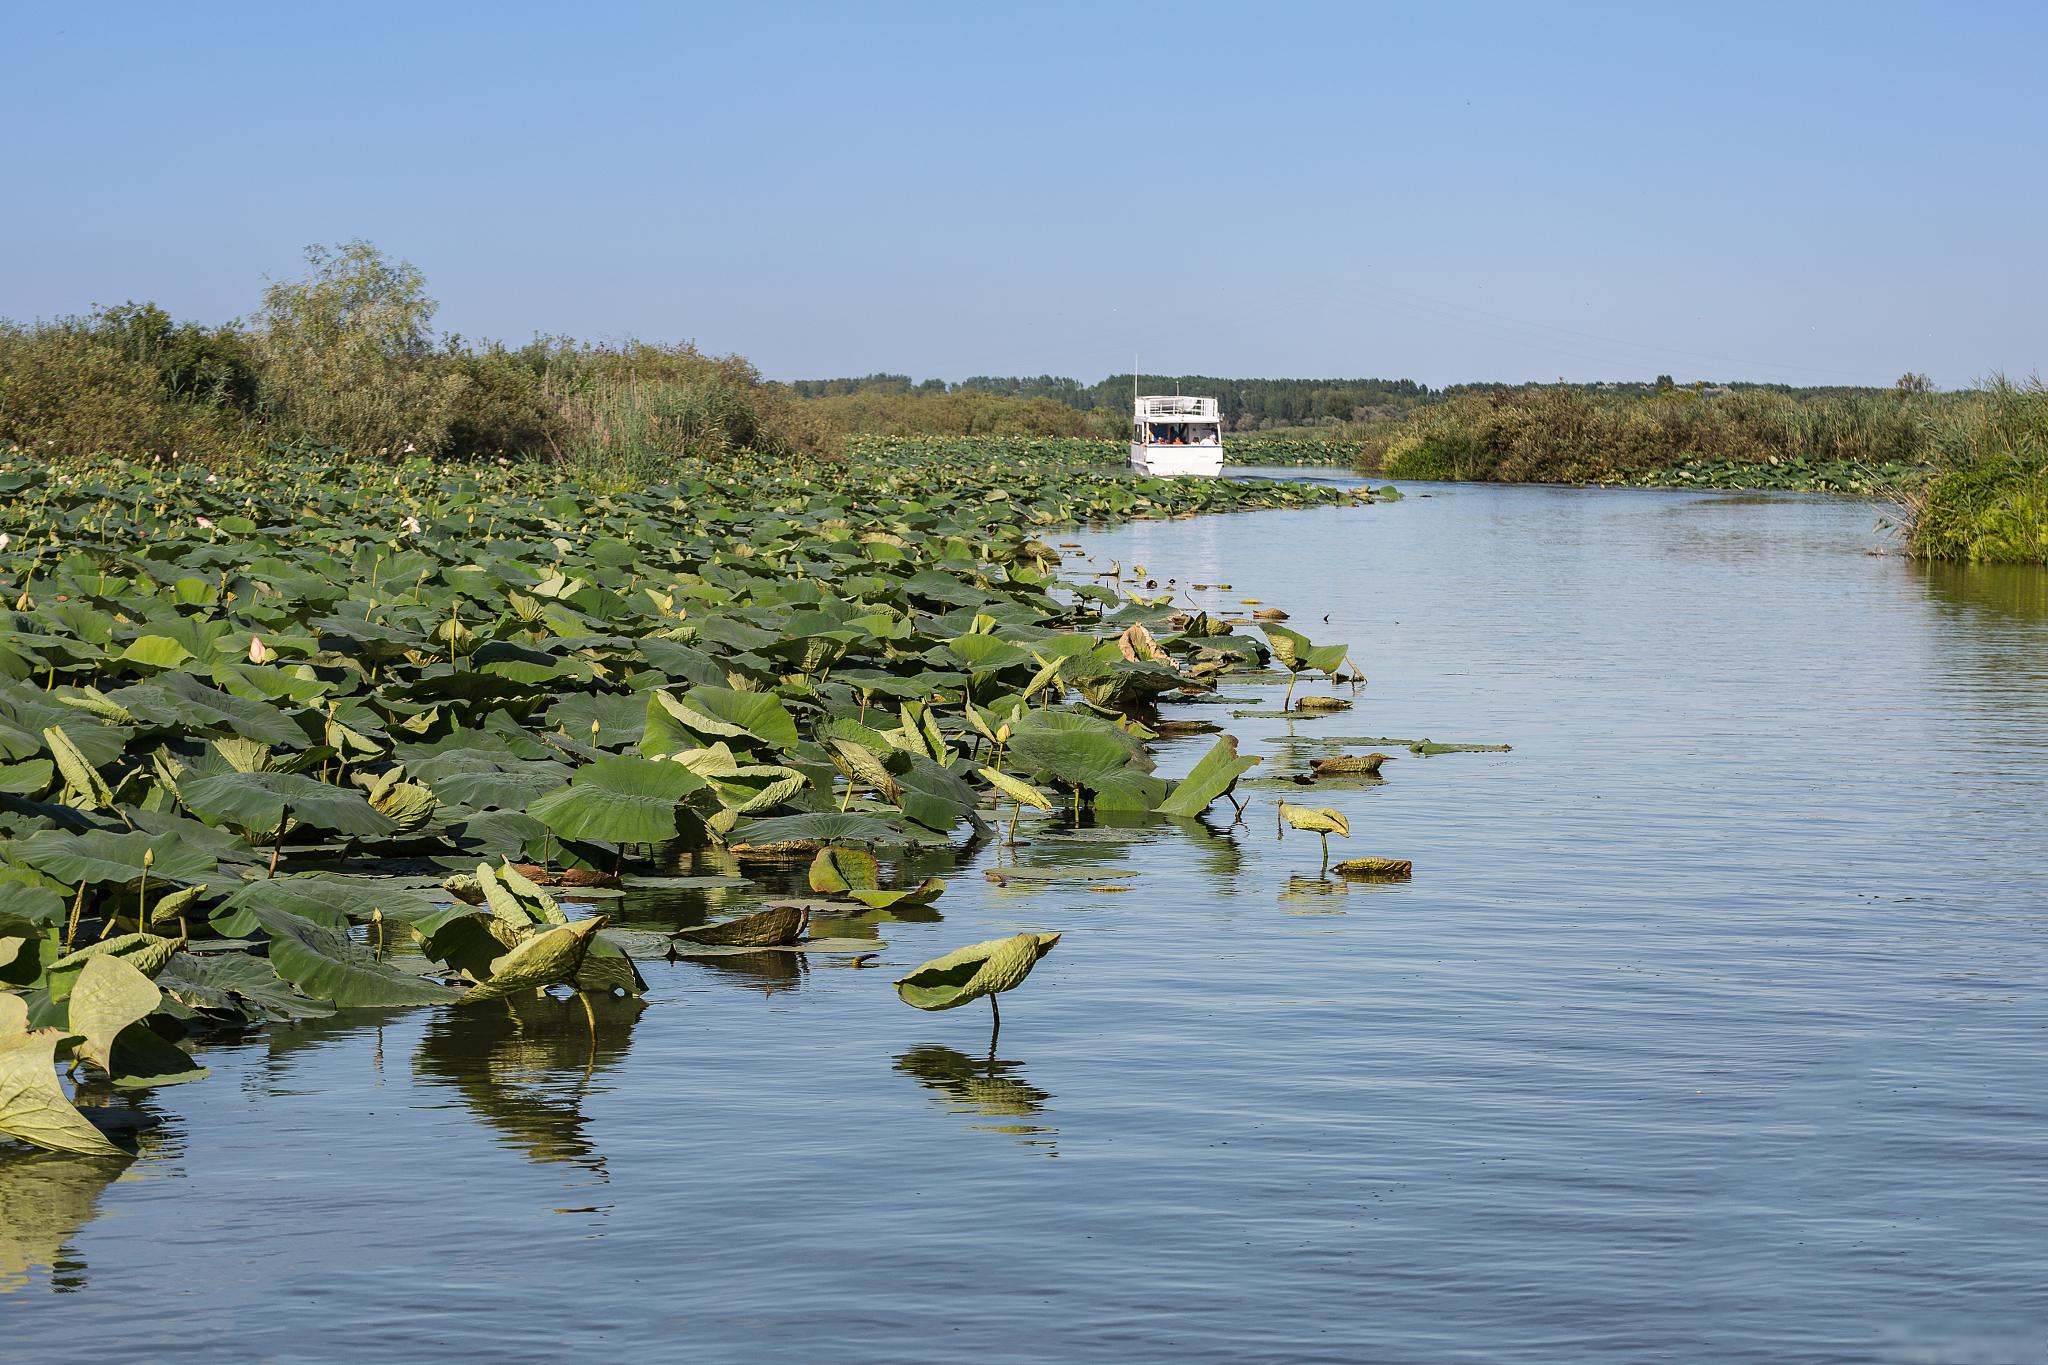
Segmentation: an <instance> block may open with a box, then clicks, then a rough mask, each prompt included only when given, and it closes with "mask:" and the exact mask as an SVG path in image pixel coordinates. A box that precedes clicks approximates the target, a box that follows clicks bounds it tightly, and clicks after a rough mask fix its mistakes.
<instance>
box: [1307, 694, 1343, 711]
mask: <svg viewBox="0 0 2048 1365" xmlns="http://www.w3.org/2000/svg"><path fill="white" fill-rule="evenodd" d="M1294 709H1295V710H1297V711H1349V710H1350V709H1351V702H1350V700H1349V699H1348V698H1345V697H1325V696H1321V695H1313V696H1307V697H1303V698H1301V699H1300V700H1298V701H1296V702H1295V703H1294Z"/></svg>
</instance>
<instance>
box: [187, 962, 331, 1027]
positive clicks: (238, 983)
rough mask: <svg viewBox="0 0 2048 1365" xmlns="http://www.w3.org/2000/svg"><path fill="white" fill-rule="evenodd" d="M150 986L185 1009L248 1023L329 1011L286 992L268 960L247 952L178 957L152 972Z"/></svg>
mask: <svg viewBox="0 0 2048 1365" xmlns="http://www.w3.org/2000/svg"><path fill="white" fill-rule="evenodd" d="M156 984H157V987H158V988H159V989H160V990H162V991H163V993H164V994H165V995H168V996H170V997H171V998H172V999H174V1000H176V1001H177V1002H178V1003H179V1004H181V1005H184V1006H186V1007H187V1008H188V1009H195V1010H196V1009H207V1010H216V1011H223V1012H232V1013H238V1014H240V1015H242V1016H243V1017H244V1018H245V1019H248V1020H249V1021H251V1022H252V1023H253V1022H261V1021H263V1020H272V1019H318V1018H324V1017H325V1016H327V1015H331V1014H333V1013H334V1008H333V1007H332V1006H331V1005H327V1004H323V1003H321V1002H320V1001H317V1000H313V999H310V998H309V997H307V996H305V995H302V994H300V993H299V992H298V991H296V990H294V989H292V987H291V986H290V985H289V984H287V983H286V982H285V981H284V979H283V978H282V977H280V976H278V974H277V970H276V969H275V968H274V967H272V966H271V964H270V960H269V959H268V958H263V957H255V956H252V955H250V954H248V953H208V954H207V955H206V956H204V957H195V956H194V955H193V954H191V953H179V954H178V955H177V956H175V957H173V958H172V959H171V960H170V962H169V963H168V964H166V965H165V967H164V969H163V970H162V971H161V972H159V973H157V977H156Z"/></svg>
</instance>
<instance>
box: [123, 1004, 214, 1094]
mask: <svg viewBox="0 0 2048 1365" xmlns="http://www.w3.org/2000/svg"><path fill="white" fill-rule="evenodd" d="M107 1074H108V1077H109V1078H110V1079H111V1080H112V1081H113V1083H114V1084H115V1085H117V1086H120V1087H121V1088H123V1089H136V1088H144V1087H152V1086H159V1085H184V1084H186V1083H187V1082H190V1081H202V1080H205V1079H206V1078H207V1077H208V1076H209V1075H211V1074H212V1072H211V1071H209V1070H208V1069H207V1068H206V1067H203V1066H201V1065H199V1063H197V1062H195V1061H193V1060H192V1054H191V1053H189V1052H187V1051H185V1049H184V1048H181V1047H179V1046H178V1045H177V1044H176V1043H173V1042H171V1041H170V1040H169V1039H167V1038H164V1037H163V1036H162V1035H161V1034H159V1033H157V1032H156V1031H155V1030H154V1029H152V1028H150V1026H149V1024H148V1023H147V1022H144V1021H137V1022H136V1023H133V1024H130V1025H129V1026H128V1027H127V1028H124V1029H122V1030H121V1032H120V1033H119V1034H118V1035H116V1037H115V1038H114V1046H113V1051H112V1056H111V1065H110V1066H109V1067H108V1069H107Z"/></svg>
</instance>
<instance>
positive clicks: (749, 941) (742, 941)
mask: <svg viewBox="0 0 2048 1365" xmlns="http://www.w3.org/2000/svg"><path fill="white" fill-rule="evenodd" d="M810 916H811V912H810V910H809V909H807V908H806V907H804V906H801V905H771V906H769V907H768V908H767V909H765V910H757V911H755V912H754V913H753V914H751V915H741V916H740V917H739V918H737V919H729V920H725V921H723V922H722V923H719V924H696V925H692V926H690V927H689V928H687V929H678V930H676V932H675V936H676V937H677V938H679V939H682V940H684V941H685V942H687V943H701V944H707V945H711V946H715V947H749V948H763V947H776V946H780V945H782V944H787V943H795V942H796V941H797V940H798V939H800V938H802V937H803V934H804V926H805V925H806V924H807V923H808V922H809V920H810Z"/></svg>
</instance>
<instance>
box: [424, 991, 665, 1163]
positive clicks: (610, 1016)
mask: <svg viewBox="0 0 2048 1365" xmlns="http://www.w3.org/2000/svg"><path fill="white" fill-rule="evenodd" d="M645 1008H646V1005H645V1004H644V1002H642V1001H640V1000H636V999H631V998H627V997H615V996H598V995H584V996H574V997H571V998H569V999H565V1000H557V999H555V998H554V997H552V996H546V995H535V996H522V997H520V998H518V999H517V1000H513V999H507V1000H504V1001H501V1002H497V1003H495V1004H492V1005H479V1006H475V1007H471V1008H456V1009H441V1010H435V1011H433V1012H432V1013H431V1014H429V1015H428V1016H427V1022H426V1033H425V1035H424V1036H423V1037H422V1038H421V1039H420V1045H419V1050H418V1051H417V1052H415V1053H414V1054H413V1070H414V1073H415V1075H416V1076H417V1077H418V1078H419V1079H421V1080H423V1081H430V1082H435V1083H438V1084H441V1085H445V1086H448V1087H449V1088H451V1089H452V1090H454V1091H455V1092H456V1093H457V1094H459V1095H461V1096H462V1099H463V1101H464V1103H466V1104H467V1105H468V1106H469V1108H470V1110H471V1112H473V1113H474V1114H475V1115H476V1116H477V1118H479V1119H481V1120H482V1121H483V1122H484V1123H486V1124H488V1125H489V1126H490V1127H491V1128H492V1129H494V1130H495V1131H496V1132H497V1133H498V1134H499V1136H500V1138H501V1139H502V1140H503V1142H504V1143H505V1145H506V1146H509V1147H512V1148H514V1149H516V1150H517V1151H520V1152H522V1153H524V1154H525V1155H526V1156H527V1157H528V1158H529V1159H531V1160H533V1161H548V1162H567V1163H570V1164H572V1165H576V1166H581V1167H583V1168H585V1169H587V1170H590V1171H594V1172H596V1173H598V1174H599V1175H602V1174H603V1173H604V1158H603V1157H602V1156H600V1155H599V1154H598V1152H597V1149H596V1148H595V1147H594V1146H593V1145H592V1143H591V1142H590V1140H589V1138H588V1137H587V1136H586V1135H585V1132H584V1128H585V1125H586V1123H587V1120H586V1119H585V1117H584V1114H583V1100H584V1098H585V1097H586V1096H587V1095H588V1094H589V1093H590V1090H591V1088H592V1085H593V1083H594V1081H595V1080H596V1078H597V1077H599V1076H601V1075H603V1074H604V1073H605V1072H606V1071H608V1070H610V1069H611V1067H612V1066H614V1065H615V1064H616V1063H617V1062H618V1061H619V1060H620V1058H622V1057H623V1056H624V1055H625V1052H626V1048H627V1046H628V1044H629V1043H630V1042H631V1041H632V1036H633V1026H634V1024H635V1023H636V1022H637V1021H638V1020H639V1018H640V1013H641V1011H642V1010H644V1009H645ZM586 1011H587V1012H586Z"/></svg>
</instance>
